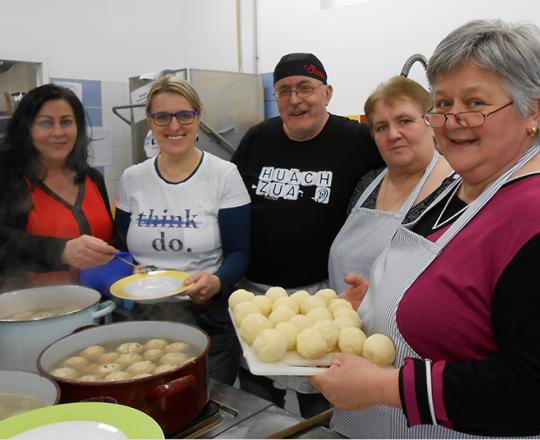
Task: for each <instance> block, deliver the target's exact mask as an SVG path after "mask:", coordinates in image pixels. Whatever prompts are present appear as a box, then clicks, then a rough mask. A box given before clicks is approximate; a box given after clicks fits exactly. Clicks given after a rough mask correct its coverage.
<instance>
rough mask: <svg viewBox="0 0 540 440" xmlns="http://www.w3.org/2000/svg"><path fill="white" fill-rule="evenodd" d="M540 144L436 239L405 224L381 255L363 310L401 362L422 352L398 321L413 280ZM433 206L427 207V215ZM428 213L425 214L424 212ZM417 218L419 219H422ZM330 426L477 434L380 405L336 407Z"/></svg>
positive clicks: (395, 434) (417, 434)
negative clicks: (410, 418) (415, 421)
mask: <svg viewBox="0 0 540 440" xmlns="http://www.w3.org/2000/svg"><path fill="white" fill-rule="evenodd" d="M538 150H539V147H538V146H537V145H535V146H534V147H532V148H531V149H529V151H527V153H526V154H525V155H524V156H523V157H522V158H521V159H520V160H519V162H518V163H517V164H516V165H514V166H513V167H512V168H511V169H510V170H508V171H507V172H506V173H504V174H503V175H502V176H500V177H499V178H498V179H497V180H496V181H495V182H493V183H492V184H491V185H490V186H489V187H488V188H487V189H486V190H485V191H484V192H483V193H482V194H481V195H480V196H479V197H478V198H477V199H476V200H474V201H473V202H472V203H471V204H470V205H469V206H468V207H467V209H466V210H465V211H464V212H463V214H462V215H461V216H460V217H459V218H458V219H457V220H456V221H455V222H454V223H453V224H452V225H451V226H450V228H448V230H447V231H445V232H444V234H442V235H441V237H440V238H439V239H438V240H437V241H436V242H431V241H429V240H427V239H425V238H424V237H422V236H420V235H418V234H415V233H414V232H411V231H410V230H409V229H407V228H405V227H403V226H401V227H400V228H399V229H398V231H397V233H396V235H395V236H394V238H393V239H392V241H391V244H390V246H389V247H387V248H386V249H385V250H384V251H383V252H382V253H381V255H380V256H379V257H378V258H377V259H376V261H375V262H374V264H373V267H372V270H371V278H370V287H369V290H368V293H367V295H366V297H365V298H364V300H363V301H362V304H361V305H360V308H359V309H358V313H359V314H360V315H361V316H362V318H363V321H364V330H365V331H366V333H367V334H372V333H383V334H386V335H388V336H390V337H391V338H392V340H393V341H394V344H395V345H396V360H395V363H394V366H395V367H399V366H401V365H402V364H403V362H404V359H405V358H406V357H416V358H420V356H419V355H418V354H417V353H416V352H415V351H414V350H413V349H412V348H411V347H410V346H409V345H408V344H407V342H406V341H405V339H404V338H403V336H402V335H401V333H400V332H399V329H398V328H397V324H396V319H395V317H396V311H397V308H398V305H399V303H400V301H401V299H402V297H403V295H404V294H405V293H406V291H407V289H408V288H409V287H410V286H411V284H412V283H413V282H414V281H415V280H416V279H417V278H418V277H419V276H420V275H421V274H422V272H423V271H424V270H425V269H426V268H427V267H428V266H429V265H430V264H431V262H432V261H433V260H434V259H435V258H436V257H437V255H438V254H439V253H440V252H441V251H442V249H443V248H444V247H445V246H446V245H447V244H448V243H449V242H450V241H451V240H452V239H453V238H454V237H455V236H456V234H458V233H459V232H460V231H461V230H462V229H463V228H464V227H465V226H466V225H467V223H468V222H469V221H470V220H471V219H472V218H473V217H474V216H475V215H476V213H477V212H478V211H479V210H480V209H481V208H482V207H483V206H484V205H485V204H486V203H487V202H488V201H489V200H490V199H491V197H493V195H494V194H495V193H496V192H497V191H498V190H499V188H501V186H502V185H504V184H505V183H506V182H507V181H509V180H510V178H511V176H512V175H513V174H514V173H515V172H516V171H517V170H518V169H519V168H521V167H522V166H523V165H524V164H525V163H527V162H528V161H529V160H530V159H531V158H532V157H533V156H534V155H535V154H536V153H537V152H538ZM460 183H461V179H457V180H456V182H453V183H452V184H451V185H449V187H447V188H446V189H445V191H444V192H443V193H442V194H440V195H439V197H437V199H436V200H435V201H434V202H433V205H434V204H436V203H437V202H439V201H440V200H441V199H442V198H443V197H445V196H446V195H447V194H448V193H449V192H450V191H452V190H454V189H455V187H456V185H458V184H460ZM426 212H427V211H424V213H423V214H422V215H424V214H425V213H426ZM420 217H422V216H420ZM418 220H419V219H417V220H416V221H418ZM330 427H331V428H332V429H334V430H336V431H338V432H340V433H341V434H343V435H345V436H347V437H351V438H366V437H367V438H475V437H478V436H473V435H470V434H465V433H462V432H457V431H452V430H450V429H447V428H444V427H442V426H438V425H418V426H414V427H412V428H408V427H407V421H406V418H405V416H404V414H403V411H402V410H401V409H397V408H392V407H389V406H383V405H379V406H376V407H373V408H369V409H366V410H360V411H343V410H337V409H336V410H335V411H334V417H333V418H332V422H331V425H330Z"/></svg>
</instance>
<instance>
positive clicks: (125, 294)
mask: <svg viewBox="0 0 540 440" xmlns="http://www.w3.org/2000/svg"><path fill="white" fill-rule="evenodd" d="M188 276H189V274H188V273H186V272H180V271H177V270H156V271H153V272H149V273H146V274H143V273H138V274H135V275H130V276H129V277H126V278H122V279H121V280H118V281H117V282H116V283H114V284H113V285H112V286H111V293H112V294H113V295H114V296H116V297H117V298H121V299H128V300H131V301H137V302H147V301H152V302H155V300H157V299H160V298H167V297H169V296H173V295H176V294H178V293H181V292H183V291H184V290H186V289H187V288H188V286H186V285H184V280H185V279H186V278H187V277H188ZM179 298H181V297H179ZM186 299H189V297H186Z"/></svg>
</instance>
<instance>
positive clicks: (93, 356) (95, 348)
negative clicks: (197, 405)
mask: <svg viewBox="0 0 540 440" xmlns="http://www.w3.org/2000/svg"><path fill="white" fill-rule="evenodd" d="M103 353H105V349H104V348H103V347H102V346H101V345H91V346H90V347H86V348H85V349H84V350H82V351H81V352H79V356H82V357H85V358H86V359H88V360H89V361H95V360H97V358H98V357H100V356H101V355H102V354H103Z"/></svg>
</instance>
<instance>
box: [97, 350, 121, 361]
mask: <svg viewBox="0 0 540 440" xmlns="http://www.w3.org/2000/svg"><path fill="white" fill-rule="evenodd" d="M119 356H120V353H117V352H116V351H109V352H107V353H103V354H102V355H101V356H100V357H98V358H97V361H98V363H100V364H106V363H109V362H115V361H116V360H117V359H118V357H119Z"/></svg>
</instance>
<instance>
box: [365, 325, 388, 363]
mask: <svg viewBox="0 0 540 440" xmlns="http://www.w3.org/2000/svg"><path fill="white" fill-rule="evenodd" d="M362 356H364V357H365V358H366V359H367V360H368V361H371V362H373V363H374V364H377V365H378V366H379V367H385V366H387V365H392V364H393V363H394V359H395V358H396V347H394V343H393V342H392V340H391V339H390V338H389V337H388V336H386V335H382V334H380V333H375V334H373V335H371V336H368V337H367V338H366V340H365V341H364V347H363V348H362Z"/></svg>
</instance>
